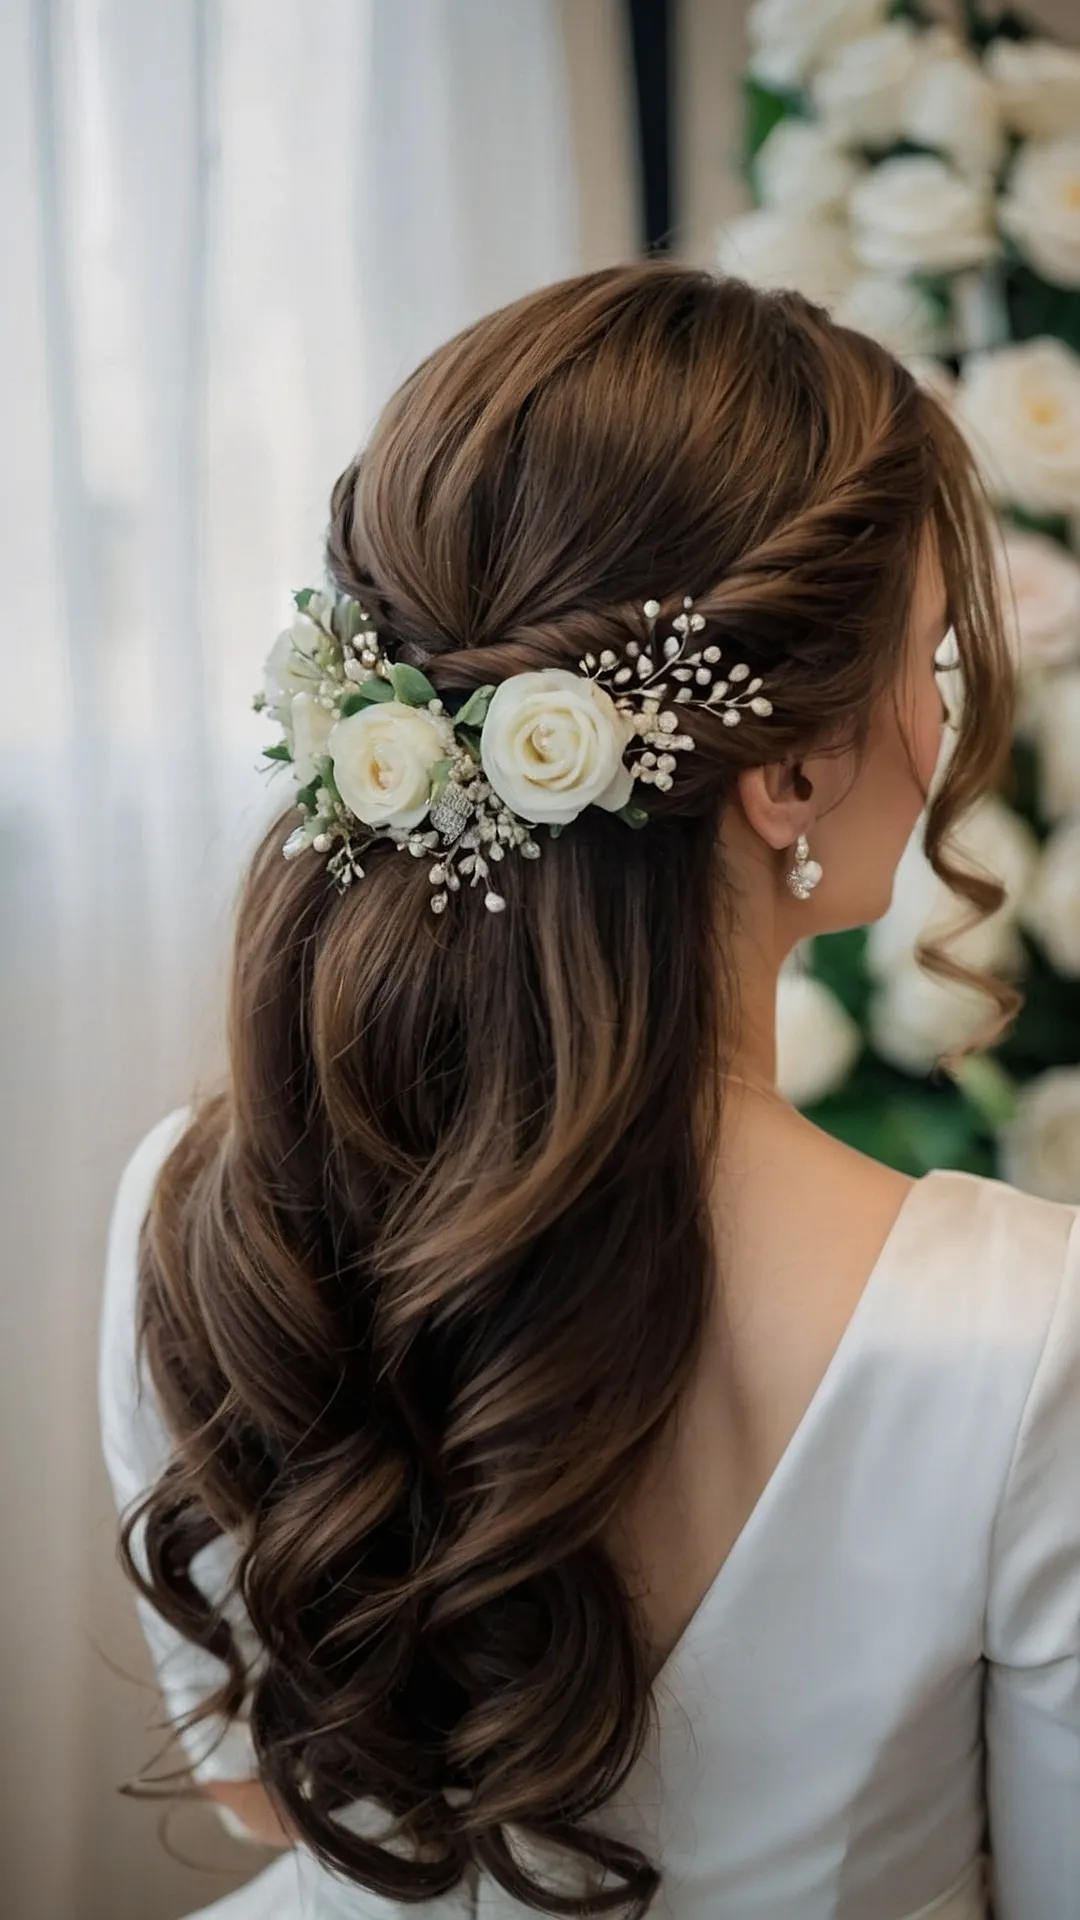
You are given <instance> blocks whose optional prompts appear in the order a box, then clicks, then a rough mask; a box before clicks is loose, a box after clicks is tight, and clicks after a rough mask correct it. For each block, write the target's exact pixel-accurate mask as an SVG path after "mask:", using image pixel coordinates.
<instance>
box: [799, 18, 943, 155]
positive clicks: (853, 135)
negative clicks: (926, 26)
mask: <svg viewBox="0 0 1080 1920" xmlns="http://www.w3.org/2000/svg"><path fill="white" fill-rule="evenodd" d="M920 57H921V55H920V44H919V34H918V32H917V31H916V29H915V27H914V26H913V25H912V23H911V21H910V20H893V21H891V22H890V23H889V25H888V26H883V27H881V28H879V29H878V31H877V32H875V33H864V34H860V35H859V37H858V38H857V39H850V40H846V41H845V42H844V44H843V45H842V46H839V47H837V48H836V49H835V51H834V52H833V53H831V54H829V56H828V58H827V59H825V60H824V61H823V62H822V64H821V65H820V66H819V67H818V69H817V71H816V72H815V73H814V74H813V75H812V76H811V79H810V83H809V91H810V97H811V99H812V101H813V103H814V107H815V109H816V111H817V112H818V113H819V114H820V115H821V118H822V120H823V121H824V123H825V126H826V128H827V130H828V132H829V133H830V134H831V135H832V137H833V138H834V139H836V140H849V141H851V143H852V144H853V145H860V144H862V143H865V144H866V145H867V146H871V147H886V146H889V145H890V144H891V142H892V141H893V140H897V139H899V137H900V130H901V126H902V122H903V108H904V95H905V91H906V89H907V86H908V84H909V82H910V81H911V79H912V77H913V75H914V73H915V70H916V67H917V66H918V63H919V60H920Z"/></svg>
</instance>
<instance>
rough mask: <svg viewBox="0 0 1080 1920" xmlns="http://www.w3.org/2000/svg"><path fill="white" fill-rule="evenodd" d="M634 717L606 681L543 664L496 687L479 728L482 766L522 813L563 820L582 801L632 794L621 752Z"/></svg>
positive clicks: (613, 801) (618, 800) (612, 804)
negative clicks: (620, 705) (623, 708)
mask: <svg viewBox="0 0 1080 1920" xmlns="http://www.w3.org/2000/svg"><path fill="white" fill-rule="evenodd" d="M632 729H633V723H632V718H631V716H630V715H628V714H624V713H621V712H620V710H619V708H618V707H617V706H616V705H615V702H614V700H613V699H612V698H611V695H610V694H609V693H608V692H607V691H606V690H605V688H603V687H600V686H597V684H596V682H595V681H593V680H588V679H586V678H585V677H584V676H583V675H582V674H580V673H568V672H567V671H566V670H565V669H564V668H562V667H545V668H542V669H541V670H540V671H539V672H537V673H515V674H511V676H510V678H509V679H507V680H503V681H502V682H501V683H500V684H499V685H498V686H497V687H496V689H495V692H494V693H493V695H492V697H491V702H490V704H489V706H488V710H487V713H486V715H485V717H484V724H483V727H482V729H481V733H480V759H481V762H482V764H483V768H484V772H485V774H486V775H487V778H488V780H489V782H490V784H491V786H492V787H493V789H494V791H495V792H496V793H497V794H498V796H499V799H500V800H501V801H502V802H503V804H504V805H505V806H507V807H509V808H510V809H511V811H512V812H514V813H517V814H520V815H521V818H522V819H523V820H531V821H534V822H536V821H550V822H557V823H564V824H565V823H566V822H567V821H570V820H573V819H574V818H575V817H576V816H577V815H578V814H579V813H580V812H581V810H582V808H583V807H588V806H597V807H605V808H607V809H608V810H609V811H614V810H615V809H616V808H618V807H624V806H625V805H626V804H627V802H628V800H629V799H630V794H631V791H632V788H633V778H632V776H631V773H630V769H629V767H628V766H626V765H625V764H624V761H623V754H624V753H625V751H626V748H627V746H628V745H629V743H630V740H631V738H632V737H633V734H632Z"/></svg>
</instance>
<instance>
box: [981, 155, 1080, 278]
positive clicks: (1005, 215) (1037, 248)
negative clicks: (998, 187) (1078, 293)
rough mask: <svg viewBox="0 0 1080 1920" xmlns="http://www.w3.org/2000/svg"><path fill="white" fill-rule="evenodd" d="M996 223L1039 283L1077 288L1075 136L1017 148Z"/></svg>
mask: <svg viewBox="0 0 1080 1920" xmlns="http://www.w3.org/2000/svg"><path fill="white" fill-rule="evenodd" d="M998 224H999V226H1000V227H1001V229H1002V232H1003V233H1007V234H1009V235H1010V236H1011V237H1012V239H1013V240H1015V242H1016V244H1017V247H1018V248H1019V250H1020V252H1021V253H1022V254H1023V256H1024V258H1025V260H1027V261H1028V262H1029V263H1030V265H1031V266H1033V267H1034V269H1035V271H1036V273H1038V274H1041V275H1042V278H1043V279H1044V280H1049V281H1050V283H1051V285H1052V286H1055V287H1080V136H1078V135H1076V134H1074V135H1073V136H1072V138H1071V139H1059V140H1029V141H1028V142H1027V144H1026V146H1023V147H1020V148H1019V150H1018V151H1017V153H1016V156H1015V158H1014V160H1013V163H1012V165H1011V167H1010V168H1009V173H1008V177H1007V179H1006V181H1005V190H1004V192H1003V193H1002V195H1001V198H1000V199H999V201H998Z"/></svg>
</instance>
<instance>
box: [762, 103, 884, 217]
mask: <svg viewBox="0 0 1080 1920" xmlns="http://www.w3.org/2000/svg"><path fill="white" fill-rule="evenodd" d="M863 171H864V166H863V163H862V162H860V161H858V160H856V159H855V158H854V156H853V155H852V154H850V153H848V152H846V151H845V150H844V148H843V147H840V146H838V145H837V144H836V142H835V141H834V140H833V139H832V138H831V136H830V135H829V134H828V133H826V131H825V130H824V128H823V127H821V126H818V125H816V124H815V122H814V121H812V120H778V121H777V123H776V125H775V127H774V128H773V130H772V132H771V133H770V134H769V135H768V136H767V137H766V139H765V140H763V141H762V144H761V146H760V147H759V148H758V151H757V153H756V155H755V157H754V174H755V178H756V180H757V185H758V190H759V192H760V195H761V202H762V205H763V206H766V207H776V208H779V210H780V211H781V212H785V213H826V212H829V211H831V210H833V209H835V208H838V207H841V206H842V205H843V204H844V202H845V200H846V199H847V196H848V194H849V193H850V191H851V189H852V187H853V186H854V185H855V182H856V180H857V179H858V178H859V175H860V174H861V173H862V172H863Z"/></svg>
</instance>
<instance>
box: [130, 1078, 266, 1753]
mask: <svg viewBox="0 0 1080 1920" xmlns="http://www.w3.org/2000/svg"><path fill="white" fill-rule="evenodd" d="M188 1118H189V1112H188V1109H187V1108H180V1109H178V1110H177V1111H176V1112H175V1113H170V1114H168V1115H167V1116H166V1118H165V1119H164V1120H161V1121H159V1122H158V1124H157V1126H155V1127H154V1128H152V1130H151V1131H150V1133H148V1134H147V1136H146V1138H145V1139H144V1140H143V1141H142V1142H141V1143H140V1144H139V1146H138V1147H137V1148H136V1149H135V1152H134V1153H133V1155H132V1156H131V1159H130V1160H129V1161H128V1163H127V1165H126V1167H125V1168H124V1171H123V1174H122V1175H121V1178H120V1184H119V1187H118V1190H117V1194H116V1199H115V1202H114V1205H113V1212H112V1218H111V1222H110V1226H109V1238H108V1252H107V1255H106V1264H105V1288H104V1296H103V1301H102V1311H101V1319H100V1331H99V1345H98V1404H99V1412H100V1419H101V1444H102V1453H103V1455H104V1459H105V1465H106V1467H107V1469H108V1473H109V1479H110V1481H111V1483H112V1490H113V1497H114V1500H115V1502H116V1507H117V1510H118V1513H123V1511H124V1510H125V1508H127V1507H128V1506H129V1505H130V1504H131V1503H132V1502H133V1501H134V1500H135V1499H136V1498H137V1497H138V1496H139V1495H141V1494H143V1493H145V1492H146V1491H147V1490H148V1489H149V1487H150V1486H152V1485H153V1483H154V1482H155V1481H156V1480H157V1479H158V1478H159V1476H160V1474H161V1472H162V1470H163V1468H164V1466H165V1464H166V1462H167V1461H168V1459H169V1457H170V1455H171V1453H172V1451H173V1447H172V1442H171V1439H170V1437H169V1434H168V1430H167V1428H166V1426H165V1424H164V1421H163V1419H162V1415H161V1411H160V1407H159V1404H158V1402H157V1399H156V1396H155V1394H154V1391H153V1386H152V1383H151V1381H150V1379H149V1377H148V1376H147V1374H146V1372H145V1370H144V1369H139V1371H138V1374H137V1372H136V1353H135V1332H136V1314H135V1309H136V1298H137V1279H138V1241H139V1230H140V1227H141V1225H142V1221H143V1219H144V1217H145V1214H146V1212H147V1209H148V1207H149V1204H150V1198H151V1195H152V1193H153V1189H154V1184H155V1182H156V1179H157V1175H158V1171H159V1169H160V1167H161V1166H162V1164H163V1162H164V1161H165V1159H166V1157H167V1155H168V1154H169V1152H170V1150H171V1148H172V1147H173V1145H174V1143H175V1142H176V1141H177V1140H178V1139H179V1138H180V1135H181V1134H182V1133H183V1131H184V1128H185V1126H186V1125H187V1122H188ZM143 1538H144V1528H143V1523H142V1522H141V1521H140V1523H139V1525H138V1526H137V1527H136V1529H135V1532H134V1535H133V1538H132V1548H133V1551H134V1554H135V1558H136V1563H137V1564H138V1566H139V1567H140V1568H141V1569H142V1570H143V1571H145V1569H146V1560H145V1556H144V1553H143ZM235 1563H236V1545H235V1542H233V1541H232V1540H231V1539H229V1538H228V1537H227V1536H224V1535H222V1536H220V1537H219V1538H217V1539H215V1540H212V1541H211V1542H210V1543H209V1545H208V1546H206V1547H204V1548H202V1550H201V1551H200V1552H199V1553H197V1554H196V1555H195V1556H194V1558H193V1560H192V1563H191V1577H192V1580H193V1582H194V1584H195V1585H196V1586H197V1587H198V1588H199V1590H200V1591H201V1592H202V1593H204V1594H205V1595H206V1597H207V1599H209V1600H211V1601H219V1602H221V1603H222V1604H223V1605H224V1607H225V1611H226V1614H227V1617H228V1619H229V1621H230V1624H231V1625H232V1627H233V1631H234V1633H235V1634H236V1636H237V1639H238V1643H239V1645H240V1650H241V1652H242V1653H243V1654H244V1655H245V1657H247V1658H251V1657H252V1656H253V1654H254V1652H255V1648H254V1640H253V1634H252V1629H251V1623H250V1621H249V1620H248V1619H247V1616H246V1612H245V1610H244V1609H243V1607H242V1605H241V1603H240V1602H239V1600H238V1599H237V1598H236V1597H235V1596H228V1597H227V1596H226V1589H227V1586H228V1582H229V1578H230V1575H231V1573H232V1571H233V1568H234V1567H235ZM134 1598H135V1606H136V1610H137V1613H138V1616H139V1621H140V1624H141V1626H142V1630H143V1633H144V1635H145V1637H146V1641H147V1645H148V1646H149V1648H150V1653H151V1657H152V1659H153V1662H154V1667H155V1669H156V1673H157V1678H158V1683H159V1685H160V1687H161V1692H162V1695H163V1698H164V1704H165V1710H166V1713H167V1715H168V1718H169V1720H170V1721H176V1720H177V1719H178V1718H179V1717H180V1716H181V1715H183V1714H185V1713H188V1712H189V1711H190V1710H191V1708H192V1707H194V1706H196V1705H197V1704H198V1703H199V1702H200V1701H202V1700H204V1699H206V1698H207V1696H208V1695H209V1694H211V1693H213V1692H214V1690H215V1689H216V1688H217V1687H218V1686H219V1685H220V1684H221V1682H222V1681H223V1680H225V1679H226V1678H227V1677H228V1670H227V1668H226V1667H225V1666H224V1664H223V1662H222V1661H220V1660H218V1659H217V1657H216V1656H215V1655H213V1654H211V1653H208V1652H207V1651H206V1650H205V1649H204V1648H202V1647H197V1646H195V1645H194V1644H193V1643H192V1642H191V1641H190V1640H186V1639H185V1638H184V1636H183V1635H182V1634H180V1633H178V1632H177V1631H176V1629H175V1627H172V1626H170V1624H169V1623H168V1621H166V1620H164V1619H163V1618H162V1616H161V1615H160V1614H159V1613H158V1612H157V1610H156V1608H154V1607H151V1606H150V1604H149V1602H148V1601H146V1600H145V1599H144V1598H143V1596H142V1595H141V1594H138V1593H136V1594H135V1596H134ZM178 1737H179V1738H180V1740H181V1742H182V1744H183V1747H184V1750H185V1754H186V1756H187V1758H188V1760H189V1761H191V1762H192V1763H193V1764H192V1771H193V1774H194V1777H195V1778H196V1779H197V1780H199V1781H207V1780H252V1779H255V1778H257V1777H258V1771H259V1769H258V1765H257V1762H256V1759H255V1751H254V1747H253V1745H252V1741H251V1735H250V1732H249V1730H248V1726H247V1722H246V1720H244V1719H239V1720H235V1721H232V1722H227V1721H225V1720H224V1719H223V1718H222V1717H220V1716H216V1715H215V1716H214V1717H212V1718H207V1719H206V1720H203V1721H200V1722H199V1724H198V1725H197V1726H195V1727H193V1728H189V1729H187V1730H185V1731H180V1730H179V1729H178Z"/></svg>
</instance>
